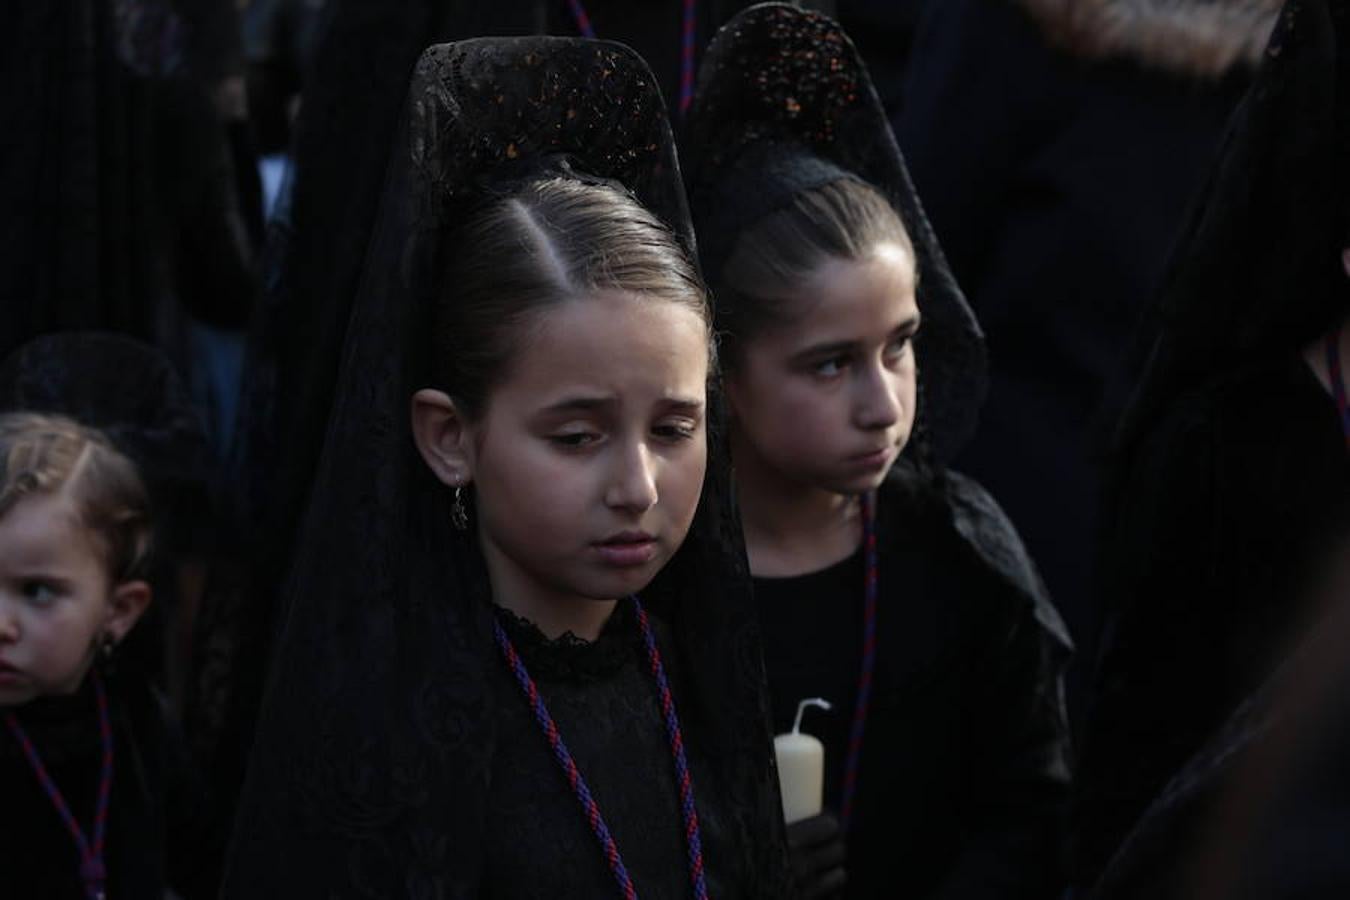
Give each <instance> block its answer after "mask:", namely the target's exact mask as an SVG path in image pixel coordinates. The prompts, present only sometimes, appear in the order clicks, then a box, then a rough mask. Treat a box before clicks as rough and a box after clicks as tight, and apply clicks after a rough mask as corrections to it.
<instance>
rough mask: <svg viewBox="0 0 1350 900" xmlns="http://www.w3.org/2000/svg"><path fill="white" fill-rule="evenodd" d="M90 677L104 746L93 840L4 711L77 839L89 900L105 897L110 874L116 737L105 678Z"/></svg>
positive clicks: (20, 728)
mask: <svg viewBox="0 0 1350 900" xmlns="http://www.w3.org/2000/svg"><path fill="white" fill-rule="evenodd" d="M90 677H91V678H92V679H93V682H94V696H95V697H96V699H97V703H98V734H99V741H100V743H101V744H102V750H103V758H102V764H101V768H100V772H99V780H98V802H97V806H96V807H95V812H94V840H93V843H90V841H89V838H88V837H87V836H86V835H85V833H84V829H82V828H80V823H79V821H78V820H76V818H75V814H74V813H73V812H71V811H70V804H68V803H66V798H65V797H64V796H63V795H62V794H61V789H60V788H58V787H57V786H56V782H55V781H53V780H52V777H51V775H50V774H48V772H47V767H46V766H45V765H43V763H42V757H41V756H40V755H39V754H38V751H37V747H35V746H33V741H32V739H31V738H29V737H28V734H27V732H25V731H24V730H23V726H21V725H20V724H19V720H18V719H17V718H16V717H15V715H14V714H13V713H5V724H6V725H7V726H9V730H10V733H11V734H13V735H14V738H15V740H17V741H18V742H19V746H20V748H22V749H23V755H24V756H26V757H27V758H28V764H29V766H31V767H32V769H33V774H34V775H36V776H37V779H38V783H39V784H41V785H42V790H43V791H44V792H46V794H47V798H48V799H49V800H51V802H52V806H54V807H55V808H56V813H57V815H59V816H60V817H61V821H62V822H64V823H65V826H66V830H67V831H68V832H70V836H71V838H72V839H73V840H74V841H75V847H76V848H77V849H78V850H79V853H80V878H81V880H83V881H84V889H85V893H86V894H87V895H88V896H89V898H90V900H102V898H103V886H104V883H105V882H106V881H107V878H108V872H107V868H106V867H105V866H104V864H103V845H104V835H105V834H106V833H107V830H108V801H109V799H110V797H111V796H112V775H113V737H112V720H111V717H110V715H109V713H108V694H107V692H106V691H105V690H104V689H103V680H102V679H101V678H99V675H98V672H94V673H93V674H92V675H91V676H90Z"/></svg>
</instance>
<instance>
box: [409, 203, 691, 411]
mask: <svg viewBox="0 0 1350 900" xmlns="http://www.w3.org/2000/svg"><path fill="white" fill-rule="evenodd" d="M449 240H450V241H451V242H452V243H451V247H452V248H453V252H451V253H450V254H449V256H450V259H451V261H450V264H449V266H448V268H447V270H446V273H445V280H444V284H445V289H444V291H443V293H442V295H441V296H440V297H438V298H437V299H436V303H435V307H434V309H433V313H432V345H433V347H434V348H435V351H434V352H435V358H434V359H433V361H432V371H433V373H434V375H435V376H436V378H437V380H438V381H439V382H440V384H439V386H440V387H442V388H444V389H445V390H446V392H447V393H448V394H449V395H450V396H451V397H452V398H453V399H454V400H455V402H456V403H457V404H459V406H460V408H461V409H462V410H463V411H464V413H465V415H467V416H469V417H470V418H477V417H479V416H481V415H482V413H483V411H484V407H485V403H486V400H487V397H488V394H489V392H490V391H491V390H492V388H493V387H495V386H496V385H497V384H499V383H500V382H501V380H502V379H503V378H505V377H506V376H507V375H508V374H509V369H510V366H511V362H512V360H513V359H514V357H515V351H516V349H517V347H518V345H519V343H520V340H521V336H522V335H523V334H524V333H525V328H526V327H527V326H528V324H529V322H530V321H531V319H532V318H533V317H534V316H536V315H537V314H538V313H539V312H540V311H541V310H543V309H545V308H548V307H550V306H553V305H555V304H558V303H562V302H565V301H567V300H572V299H576V298H579V297H583V296H586V295H589V294H594V293H597V292H602V291H621V292H624V293H628V294H633V295H637V296H641V297H649V298H652V299H654V300H660V301H665V302H671V303H677V304H679V305H682V306H685V307H687V308H689V309H690V310H692V311H693V312H695V313H696V314H697V315H698V316H699V318H700V319H702V320H703V321H704V323H706V324H707V325H708V328H709V347H710V350H711V322H710V313H709V310H708V302H707V292H706V290H705V288H704V286H703V282H702V280H701V279H700V278H699V275H698V270H697V269H696V268H695V266H694V263H693V261H692V260H691V258H690V256H689V254H688V253H687V252H686V251H685V250H684V248H683V247H682V246H681V244H680V242H679V241H678V239H677V238H676V237H675V235H674V233H673V232H672V231H671V230H670V229H669V228H668V227H666V225H664V224H663V223H662V222H661V220H660V219H658V218H657V217H656V216H655V215H653V214H652V213H651V212H649V211H648V210H647V209H645V208H644V207H643V206H642V205H641V204H639V203H638V202H637V201H636V200H635V199H633V198H632V197H631V196H630V195H628V194H627V193H626V192H624V191H622V190H620V189H618V188H616V187H612V186H610V185H607V184H599V183H592V182H583V181H579V180H576V179H569V178H561V177H556V178H544V179H539V180H535V181H530V182H526V183H524V184H523V185H522V186H521V187H520V188H519V189H518V190H516V191H514V192H512V193H510V194H508V195H506V196H503V197H501V198H497V199H494V200H493V201H491V202H489V203H487V204H485V205H483V206H482V207H480V208H479V209H478V210H476V211H475V212H474V213H473V214H472V215H469V216H468V217H466V219H465V220H464V221H463V222H461V223H460V224H459V226H458V227H457V228H456V229H455V230H454V232H453V233H452V234H451V236H450V237H449Z"/></svg>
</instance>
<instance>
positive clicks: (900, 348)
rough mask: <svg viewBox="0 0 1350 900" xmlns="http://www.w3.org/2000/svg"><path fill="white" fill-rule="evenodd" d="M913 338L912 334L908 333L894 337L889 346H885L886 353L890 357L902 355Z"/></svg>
mask: <svg viewBox="0 0 1350 900" xmlns="http://www.w3.org/2000/svg"><path fill="white" fill-rule="evenodd" d="M913 339H914V336H913V335H909V334H907V335H905V336H904V337H902V338H896V339H895V340H894V341H891V343H890V345H889V346H887V347H886V355H887V356H889V357H891V358H892V359H894V358H895V357H897V356H903V355H904V353H905V351H906V350H908V349H909V347H910V342H911V341H912V340H913Z"/></svg>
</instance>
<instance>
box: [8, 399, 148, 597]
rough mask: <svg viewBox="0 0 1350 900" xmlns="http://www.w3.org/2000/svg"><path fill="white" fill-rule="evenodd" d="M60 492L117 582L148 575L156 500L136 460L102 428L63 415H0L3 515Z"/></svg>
mask: <svg viewBox="0 0 1350 900" xmlns="http://www.w3.org/2000/svg"><path fill="white" fill-rule="evenodd" d="M59 493H64V494H66V495H67V496H69V497H70V498H71V500H72V501H73V502H74V504H75V508H76V510H77V511H78V513H79V516H80V520H81V524H82V525H83V526H84V527H85V528H88V529H89V530H90V531H91V532H93V533H94V534H95V535H96V536H97V537H98V539H99V543H100V544H101V545H102V546H103V548H104V550H105V552H106V554H107V563H108V570H109V572H110V573H111V575H112V579H113V581H114V582H115V583H116V582H122V581H127V580H129V579H132V578H140V577H143V576H144V574H145V569H146V566H147V562H148V557H149V555H150V534H151V530H150V529H151V523H150V500H149V495H148V494H147V493H146V490H145V484H144V482H143V481H142V480H141V476H140V473H139V472H138V471H137V470H136V465H135V464H134V463H133V462H132V461H131V460H130V459H128V458H127V457H126V456H124V455H122V453H120V452H119V451H117V450H116V449H114V448H113V446H112V444H111V443H109V442H108V439H107V438H106V437H104V436H103V434H102V433H100V432H99V431H96V430H95V429H92V428H86V427H85V426H83V425H80V424H78V423H76V422H74V421H73V420H71V419H67V418H65V417H63V416H51V415H41V414H37V413H7V414H4V415H0V516H4V515H6V514H7V513H8V512H9V511H10V510H11V509H13V508H14V506H15V505H16V504H18V503H19V502H20V501H21V500H23V499H24V498H25V497H29V496H32V495H35V494H59Z"/></svg>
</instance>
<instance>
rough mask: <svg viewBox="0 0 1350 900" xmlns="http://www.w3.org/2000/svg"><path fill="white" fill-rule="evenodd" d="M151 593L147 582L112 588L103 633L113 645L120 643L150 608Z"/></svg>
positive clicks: (122, 584) (138, 581) (123, 584)
mask: <svg viewBox="0 0 1350 900" xmlns="http://www.w3.org/2000/svg"><path fill="white" fill-rule="evenodd" d="M151 596H152V592H151V590H150V585H149V584H148V583H147V582H144V581H141V580H139V579H137V580H134V581H123V582H122V583H121V584H118V585H116V586H115V587H114V588H113V591H112V596H111V597H110V598H109V604H108V618H107V620H106V621H105V622H104V623H103V633H104V635H105V636H106V637H109V638H111V639H112V641H113V643H114V644H120V643H122V639H123V638H124V637H126V636H127V632H129V631H131V629H132V626H134V625H135V624H136V623H137V622H138V621H140V618H141V616H142V615H143V614H144V613H145V610H146V608H147V607H149V606H150V598H151Z"/></svg>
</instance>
